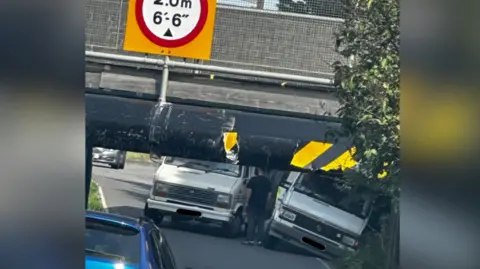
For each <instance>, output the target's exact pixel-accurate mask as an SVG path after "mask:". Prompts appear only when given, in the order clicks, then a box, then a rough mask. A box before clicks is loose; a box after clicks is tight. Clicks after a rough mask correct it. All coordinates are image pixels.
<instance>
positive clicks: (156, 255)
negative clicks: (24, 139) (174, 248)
mask: <svg viewBox="0 0 480 269" xmlns="http://www.w3.org/2000/svg"><path fill="white" fill-rule="evenodd" d="M155 231H156V230H152V231H151V232H150V234H149V239H150V240H149V241H150V246H151V250H152V254H153V259H154V262H155V263H156V264H157V266H158V267H159V268H164V269H165V266H164V264H163V260H162V255H161V250H160V240H161V238H160V237H159V234H158V233H156V232H155Z"/></svg>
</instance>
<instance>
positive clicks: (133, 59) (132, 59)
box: [85, 51, 333, 86]
mask: <svg viewBox="0 0 480 269" xmlns="http://www.w3.org/2000/svg"><path fill="white" fill-rule="evenodd" d="M85 56H86V57H87V58H88V57H90V58H96V59H101V60H110V61H123V62H129V63H136V64H147V65H154V66H160V67H162V68H164V67H176V68H184V69H194V70H200V71H210V72H219V73H225V74H233V75H241V76H252V77H259V78H267V79H278V80H284V81H291V82H300V83H311V84H319V85H323V86H325V85H327V86H331V85H333V80H332V79H327V78H315V77H306V76H298V75H290V74H282V73H273V72H262V71H255V70H245V69H237V68H228V67H222V66H213V65H203V64H195V63H185V62H178V61H172V60H168V58H166V59H167V60H166V61H165V60H163V59H152V58H148V57H138V56H129V55H119V54H113V53H104V52H94V51H86V52H85Z"/></svg>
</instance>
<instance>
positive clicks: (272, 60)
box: [85, 0, 344, 78]
mask: <svg viewBox="0 0 480 269" xmlns="http://www.w3.org/2000/svg"><path fill="white" fill-rule="evenodd" d="M258 1H259V2H256V1H255V0H254V1H253V2H252V1H251V0H245V1H240V0H222V1H221V2H219V3H218V4H217V15H216V22H215V31H214V40H213V47H212V57H211V60H210V61H204V62H195V63H199V64H206V65H210V66H219V67H228V68H235V69H244V70H255V71H264V72H271V73H279V74H291V75H299V76H307V77H315V78H331V77H332V71H333V70H332V67H331V64H332V63H333V62H335V61H337V60H340V61H343V60H344V59H343V58H342V57H341V56H340V55H339V54H338V53H336V52H335V40H334V33H335V31H337V30H338V29H339V27H340V25H341V24H342V22H343V20H342V19H341V18H337V17H339V16H340V17H341V12H340V11H339V10H340V9H341V7H340V5H341V0H320V1H316V2H315V4H312V1H308V0H307V1H306V2H302V1H293V0H280V1H279V2H278V1H277V2H275V0H258ZM288 1H290V2H288ZM302 3H303V4H302ZM242 6H243V7H242ZM252 6H253V7H252ZM257 6H258V8H257ZM279 7H280V8H279ZM127 8H128V0H87V3H86V11H85V12H86V13H85V17H86V48H87V50H88V51H95V52H105V53H114V54H121V55H132V56H144V55H143V54H139V53H132V52H126V51H124V50H123V40H124V31H125V24H126V12H127ZM279 9H280V10H290V11H292V12H302V13H306V14H297V13H292V12H285V11H278V10H279ZM318 15H322V16H318ZM328 16H330V17H328ZM149 57H150V58H152V59H157V58H160V57H161V56H153V55H152V56H149ZM172 60H174V61H186V62H192V60H185V59H178V58H177V59H174V58H172ZM198 72H203V71H198Z"/></svg>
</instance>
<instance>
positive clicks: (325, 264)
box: [317, 258, 332, 269]
mask: <svg viewBox="0 0 480 269" xmlns="http://www.w3.org/2000/svg"><path fill="white" fill-rule="evenodd" d="M317 261H319V262H320V263H321V264H323V266H325V268H326V269H332V267H330V265H328V263H326V262H325V261H324V260H322V259H320V258H317Z"/></svg>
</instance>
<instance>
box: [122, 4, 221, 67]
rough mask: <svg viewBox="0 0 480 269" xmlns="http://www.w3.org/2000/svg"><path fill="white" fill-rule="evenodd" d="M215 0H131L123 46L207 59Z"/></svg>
mask: <svg viewBox="0 0 480 269" xmlns="http://www.w3.org/2000/svg"><path fill="white" fill-rule="evenodd" d="M215 11H216V0H130V2H129V7H128V15H127V27H126V30H125V41H124V43H123V49H124V50H128V51H135V52H143V53H152V54H162V55H169V56H175V57H183V58H193V59H200V60H209V59H210V54H211V47H212V38H213V27H214V22H215Z"/></svg>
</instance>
